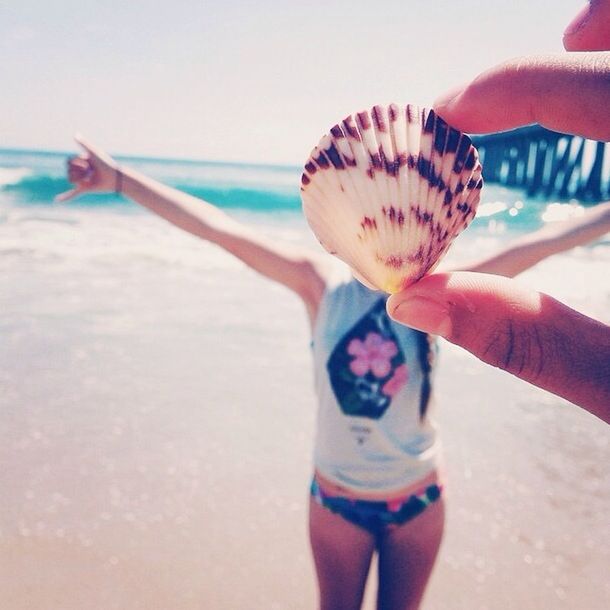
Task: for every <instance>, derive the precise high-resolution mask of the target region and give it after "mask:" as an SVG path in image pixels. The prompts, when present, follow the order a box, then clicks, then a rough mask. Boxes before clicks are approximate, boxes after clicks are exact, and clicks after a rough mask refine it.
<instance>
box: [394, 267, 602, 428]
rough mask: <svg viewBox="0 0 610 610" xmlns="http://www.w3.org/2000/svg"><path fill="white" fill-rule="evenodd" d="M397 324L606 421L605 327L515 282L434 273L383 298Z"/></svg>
mask: <svg viewBox="0 0 610 610" xmlns="http://www.w3.org/2000/svg"><path fill="white" fill-rule="evenodd" d="M388 313H389V314H390V316H391V317H392V318H393V319H394V320H396V321H398V322H402V323H403V324H406V325H408V326H412V327H414V328H417V329H419V330H422V331H424V332H428V333H431V334H437V335H440V336H442V337H444V338H445V339H447V340H448V341H451V342H452V343H455V344H457V345H460V346H462V347H464V348H465V349H467V350H468V351H469V352H471V353H473V354H474V355H475V356H477V357H478V358H480V359H481V360H483V361H484V362H486V363H488V364H491V365H492V366H496V367H499V368H501V369H504V370H505V371H508V372H509V373H512V374H513V375H516V376H517V377H520V378H522V379H524V380H525V381H529V382H530V383H533V384H534V385H537V386H539V387H541V388H544V389H546V390H549V391H551V392H553V393H555V394H558V395H559V396H563V397H564V398H567V399H568V400H571V401H572V402H574V403H575V404H578V405H580V406H582V407H584V408H586V409H588V410H589V411H591V412H592V413H595V414H596V415H598V416H599V417H602V419H605V420H606V421H609V420H610V366H609V363H610V327H608V326H606V325H605V324H602V323H601V322H597V321H596V320H592V319H591V318H588V317H586V316H584V315H582V314H580V313H578V312H577V311H574V310H573V309H570V308H569V307H567V306H565V305H563V304H562V303H560V302H559V301H556V300H555V299H553V298H551V297H549V296H547V295H544V294H541V293H538V292H535V291H532V290H529V289H527V288H524V287H523V286H520V285H519V284H518V283H517V282H515V281H514V280H509V279H507V278H504V277H497V276H492V275H486V274H482V273H465V272H464V273H453V274H437V275H431V276H428V277H426V278H424V279H423V280H421V281H419V282H418V283H417V284H415V285H413V286H411V287H410V288H408V289H407V290H405V291H404V292H402V293H399V294H396V295H393V296H392V297H390V299H389V300H388Z"/></svg>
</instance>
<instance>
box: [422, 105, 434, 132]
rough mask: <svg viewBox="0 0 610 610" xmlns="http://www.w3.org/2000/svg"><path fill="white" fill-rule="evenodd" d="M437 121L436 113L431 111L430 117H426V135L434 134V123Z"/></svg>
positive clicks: (429, 112)
mask: <svg viewBox="0 0 610 610" xmlns="http://www.w3.org/2000/svg"><path fill="white" fill-rule="evenodd" d="M435 119H436V113H435V112H434V110H429V111H428V115H427V116H426V117H425V121H424V133H433V132H434V122H435Z"/></svg>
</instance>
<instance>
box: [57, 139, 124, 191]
mask: <svg viewBox="0 0 610 610" xmlns="http://www.w3.org/2000/svg"><path fill="white" fill-rule="evenodd" d="M74 139H75V140H76V143H77V144H79V145H80V146H81V147H82V148H83V149H84V151H85V152H84V154H81V155H79V156H77V157H71V158H70V159H68V180H69V181H70V182H72V183H73V184H74V188H73V189H71V190H69V191H66V192H65V193H61V194H60V195H57V197H55V201H60V202H62V201H68V200H70V199H74V198H75V197H78V196H79V195H82V194H84V193H100V192H112V191H117V190H118V189H117V186H118V185H120V182H119V181H118V180H117V179H118V178H119V166H118V164H117V163H116V162H115V161H114V159H112V157H110V156H109V155H108V154H106V153H105V152H104V151H103V150H100V149H97V148H95V147H94V146H92V145H91V144H89V143H88V142H87V141H86V140H85V139H84V138H82V137H81V136H78V135H77V136H75V138H74Z"/></svg>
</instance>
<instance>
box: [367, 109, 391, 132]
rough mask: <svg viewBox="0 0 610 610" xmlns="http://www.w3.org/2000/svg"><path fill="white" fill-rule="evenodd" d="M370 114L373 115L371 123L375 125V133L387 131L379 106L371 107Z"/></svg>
mask: <svg viewBox="0 0 610 610" xmlns="http://www.w3.org/2000/svg"><path fill="white" fill-rule="evenodd" d="M371 114H372V115H373V123H374V124H375V127H376V128H377V131H381V132H382V133H385V132H386V131H387V130H388V126H387V125H386V123H385V119H384V116H383V112H382V110H381V106H373V112H372V113H371Z"/></svg>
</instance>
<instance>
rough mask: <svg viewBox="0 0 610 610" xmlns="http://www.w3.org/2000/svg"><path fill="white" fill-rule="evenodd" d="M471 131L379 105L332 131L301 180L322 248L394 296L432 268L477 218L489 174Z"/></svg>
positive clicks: (429, 114)
mask: <svg viewBox="0 0 610 610" xmlns="http://www.w3.org/2000/svg"><path fill="white" fill-rule="evenodd" d="M481 171H482V168H481V164H480V163H479V156H478V153H477V150H476V149H475V148H474V146H473V145H472V142H471V140H470V138H469V137H468V136H467V135H465V134H462V133H460V132H459V131H457V130H456V129H453V128H452V127H450V126H449V125H447V123H446V122H445V121H443V119H441V118H440V117H439V116H437V115H436V114H435V112H434V111H433V110H428V109H426V108H418V107H417V106H413V105H410V104H409V105H407V106H398V105H396V104H390V105H389V106H374V107H373V108H372V109H371V110H370V111H364V112H358V113H356V114H355V115H350V116H348V117H347V118H345V119H344V120H343V121H341V123H339V124H337V125H335V126H334V127H332V128H331V130H330V133H329V134H327V135H325V136H324V137H323V138H322V139H321V140H320V142H319V143H318V145H317V146H316V147H315V148H314V150H313V151H312V153H311V155H310V157H309V159H308V160H307V162H306V164H305V169H304V172H303V175H302V178H301V197H302V200H303V210H304V212H305V216H306V218H307V221H308V222H309V224H310V226H311V228H312V229H313V231H314V233H315V235H316V236H317V238H318V240H319V241H320V243H321V244H322V246H323V247H324V248H325V249H326V250H327V251H328V252H330V253H331V254H334V255H336V256H338V257H339V258H340V259H342V260H343V261H344V262H345V263H347V264H348V265H349V266H350V267H351V268H352V269H353V270H354V271H355V274H356V277H358V278H359V279H362V280H364V283H365V284H368V285H372V286H374V287H376V288H378V289H379V290H383V291H385V292H389V293H394V292H398V291H400V290H403V289H404V288H406V287H407V286H409V285H410V284H412V283H414V282H416V281H417V280H419V279H420V278H422V277H423V276H424V275H425V274H426V273H429V272H430V271H432V270H433V269H434V267H435V266H436V265H437V264H438V262H439V261H440V259H441V257H442V256H443V255H444V253H445V252H446V251H447V249H448V248H449V246H450V245H451V243H452V241H453V240H454V239H455V237H457V235H458V234H459V233H460V232H461V231H462V230H463V229H465V228H466V227H467V226H468V224H469V223H470V221H471V220H472V219H473V218H474V215H475V213H476V208H477V205H478V202H479V199H480V194H481V188H482V186H483V180H482V178H481Z"/></svg>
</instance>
